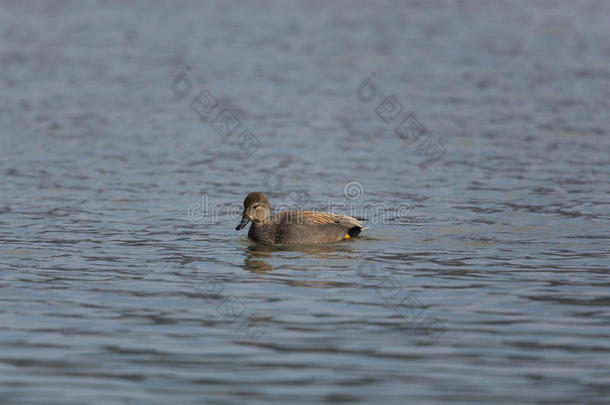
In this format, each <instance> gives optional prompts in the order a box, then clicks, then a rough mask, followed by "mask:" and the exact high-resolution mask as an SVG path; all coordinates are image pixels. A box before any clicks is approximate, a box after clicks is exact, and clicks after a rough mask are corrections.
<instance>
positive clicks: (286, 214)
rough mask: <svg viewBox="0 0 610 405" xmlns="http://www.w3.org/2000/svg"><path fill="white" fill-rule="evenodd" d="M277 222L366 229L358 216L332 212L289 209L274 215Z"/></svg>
mask: <svg viewBox="0 0 610 405" xmlns="http://www.w3.org/2000/svg"><path fill="white" fill-rule="evenodd" d="M272 221H274V222H276V223H292V224H300V225H332V224H339V225H341V226H344V227H346V228H347V229H350V228H354V227H355V228H359V229H360V230H362V229H365V227H364V226H362V224H361V223H360V221H358V220H357V219H356V218H352V217H349V216H347V215H341V214H331V213H329V212H319V211H301V210H289V211H282V212H278V213H277V214H275V215H274V217H273V220H272Z"/></svg>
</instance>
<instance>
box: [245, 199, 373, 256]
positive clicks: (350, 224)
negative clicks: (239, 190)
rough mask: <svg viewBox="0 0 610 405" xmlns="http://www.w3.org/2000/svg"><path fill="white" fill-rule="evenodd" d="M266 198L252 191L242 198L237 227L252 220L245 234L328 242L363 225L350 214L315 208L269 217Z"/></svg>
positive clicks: (357, 231) (274, 239)
mask: <svg viewBox="0 0 610 405" xmlns="http://www.w3.org/2000/svg"><path fill="white" fill-rule="evenodd" d="M269 207H270V204H269V199H268V198H267V196H266V195H265V194H264V193H261V192H253V193H250V194H248V196H247V197H246V199H245V200H244V212H243V216H242V219H241V222H240V223H239V225H237V227H236V228H235V229H236V230H238V231H239V230H240V229H242V228H243V227H245V226H246V225H247V224H248V222H250V221H252V225H250V230H249V231H248V237H249V238H250V239H252V240H253V241H255V242H261V243H267V244H274V245H276V244H289V243H331V242H339V241H341V240H343V239H350V238H353V237H354V236H358V234H360V232H361V231H363V230H364V229H366V228H365V227H363V226H362V224H361V223H360V222H359V221H358V220H357V219H356V218H352V217H348V216H347V215H340V214H331V213H327V212H317V211H301V210H290V211H281V212H279V213H277V214H275V215H274V216H273V218H270V213H271V210H270V208H269Z"/></svg>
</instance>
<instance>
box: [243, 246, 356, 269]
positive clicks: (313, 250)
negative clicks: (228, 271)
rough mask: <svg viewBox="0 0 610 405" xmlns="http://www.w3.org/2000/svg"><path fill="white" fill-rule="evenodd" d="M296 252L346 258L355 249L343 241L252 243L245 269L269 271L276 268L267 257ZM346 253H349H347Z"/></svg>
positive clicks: (311, 255) (320, 257) (302, 254)
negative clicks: (328, 242) (281, 244)
mask: <svg viewBox="0 0 610 405" xmlns="http://www.w3.org/2000/svg"><path fill="white" fill-rule="evenodd" d="M277 252H295V253H301V255H299V256H300V257H309V258H316V259H322V260H334V259H338V258H341V259H345V258H346V256H351V255H349V254H350V253H353V249H352V248H351V247H349V246H346V245H345V244H342V243H335V244H324V245H322V244H303V245H284V246H278V245H264V244H259V243H250V244H249V245H248V247H247V248H246V258H245V260H244V269H245V270H247V271H250V272H252V273H267V272H270V271H272V270H273V269H274V267H273V266H272V265H270V264H269V263H268V262H267V261H266V260H265V259H271V258H272V255H273V253H277ZM346 253H347V254H348V255H346Z"/></svg>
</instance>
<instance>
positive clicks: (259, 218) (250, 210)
mask: <svg viewBox="0 0 610 405" xmlns="http://www.w3.org/2000/svg"><path fill="white" fill-rule="evenodd" d="M269 215H270V209H269V199H268V198H267V196H266V195H265V194H264V193H261V192H258V191H257V192H254V193H250V194H248V196H247V197H246V199H245V200H244V213H243V215H242V217H241V222H240V223H239V225H237V227H236V228H235V230H237V231H239V230H240V229H242V228H243V227H244V226H246V225H248V222H249V221H252V222H253V223H255V224H256V225H262V224H266V223H267V222H269Z"/></svg>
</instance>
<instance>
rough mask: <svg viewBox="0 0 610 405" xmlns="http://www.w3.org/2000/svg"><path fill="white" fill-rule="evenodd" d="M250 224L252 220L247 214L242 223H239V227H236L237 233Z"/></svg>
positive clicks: (242, 218)
mask: <svg viewBox="0 0 610 405" xmlns="http://www.w3.org/2000/svg"><path fill="white" fill-rule="evenodd" d="M248 222H250V218H248V216H247V215H246V214H244V215H243V216H242V217H241V222H240V223H239V225H237V226H236V227H235V230H236V231H239V230H240V229H242V228H243V227H244V226H246V225H248Z"/></svg>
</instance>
